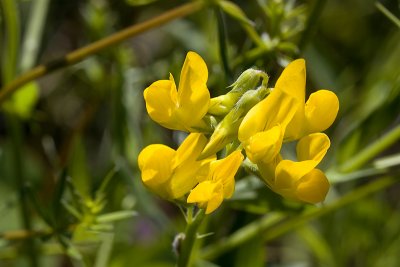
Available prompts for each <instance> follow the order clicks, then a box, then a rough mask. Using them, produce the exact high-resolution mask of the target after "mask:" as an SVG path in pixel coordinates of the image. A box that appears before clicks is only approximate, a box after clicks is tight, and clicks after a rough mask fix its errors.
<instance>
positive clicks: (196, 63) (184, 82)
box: [176, 52, 210, 128]
mask: <svg viewBox="0 0 400 267" xmlns="http://www.w3.org/2000/svg"><path fill="white" fill-rule="evenodd" d="M207 79H208V70H207V65H206V63H205V62H204V60H203V59H202V58H201V57H200V56H199V55H198V54H196V53H195V52H189V53H188V54H187V55H186V59H185V62H184V64H183V67H182V71H181V76H180V81H179V87H178V105H179V109H178V110H177V113H176V116H178V118H179V120H180V121H182V123H183V124H185V125H188V126H189V128H193V127H204V126H203V124H204V123H203V122H202V121H201V119H202V118H203V117H204V115H205V114H206V113H207V110H208V107H209V105H210V92H209V91H208V88H207V85H206V83H207Z"/></svg>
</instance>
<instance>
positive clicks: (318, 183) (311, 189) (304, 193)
mask: <svg viewBox="0 0 400 267" xmlns="http://www.w3.org/2000/svg"><path fill="white" fill-rule="evenodd" d="M328 191H329V181H328V179H327V178H326V176H325V174H324V173H323V172H322V171H320V170H318V169H313V170H312V171H311V172H309V173H307V174H306V175H305V176H304V177H302V178H301V179H300V181H299V184H298V186H297V188H296V195H297V198H298V199H299V200H301V201H304V202H307V203H313V204H314V203H318V202H321V201H324V199H325V197H326V194H327V193H328Z"/></svg>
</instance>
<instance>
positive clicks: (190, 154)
mask: <svg viewBox="0 0 400 267" xmlns="http://www.w3.org/2000/svg"><path fill="white" fill-rule="evenodd" d="M206 142H207V138H206V137H205V136H204V135H203V134H200V133H191V134H189V135H188V137H187V138H186V139H185V141H183V143H182V144H181V146H180V147H179V148H178V150H177V151H176V156H175V158H174V160H173V163H172V164H171V165H172V167H173V168H174V173H173V179H171V182H170V190H171V195H172V196H173V198H180V197H182V196H183V195H185V194H186V193H187V192H189V191H190V190H191V189H192V188H193V187H194V186H195V185H196V184H197V183H198V181H199V180H201V179H202V178H201V177H202V176H205V173H204V172H205V171H207V170H208V166H206V165H207V164H209V163H210V162H211V161H212V160H214V159H215V155H212V156H210V157H208V158H206V159H203V160H197V158H198V156H199V155H200V153H201V151H202V150H203V148H204V146H205V144H206Z"/></svg>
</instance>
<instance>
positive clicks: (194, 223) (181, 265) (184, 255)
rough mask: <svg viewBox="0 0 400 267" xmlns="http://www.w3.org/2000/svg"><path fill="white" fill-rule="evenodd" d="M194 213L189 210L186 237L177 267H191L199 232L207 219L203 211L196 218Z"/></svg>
mask: <svg viewBox="0 0 400 267" xmlns="http://www.w3.org/2000/svg"><path fill="white" fill-rule="evenodd" d="M192 212H193V211H190V210H188V215H187V225H186V230H185V237H184V239H183V241H182V244H181V246H180V252H179V256H178V263H177V267H189V266H190V256H191V255H192V249H193V246H194V244H195V242H196V239H197V230H198V228H199V227H200V225H201V222H202V221H203V219H204V217H205V213H204V210H203V209H201V210H199V212H198V213H197V214H196V216H195V217H194V218H193V216H192Z"/></svg>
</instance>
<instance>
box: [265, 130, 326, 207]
mask: <svg viewBox="0 0 400 267" xmlns="http://www.w3.org/2000/svg"><path fill="white" fill-rule="evenodd" d="M329 146H330V141H329V138H328V136H327V135H326V134H323V133H314V134H310V135H307V136H305V137H303V138H301V139H300V140H299V142H298V143H297V146H296V153H297V159H298V160H299V161H297V162H296V161H291V160H282V158H281V156H280V155H278V156H277V157H276V158H275V159H274V160H273V161H271V162H269V163H259V164H258V168H259V170H260V173H261V175H262V178H263V180H264V181H265V182H266V183H267V185H268V186H269V187H270V188H271V189H272V190H274V191H275V192H277V193H278V194H280V195H282V196H284V197H286V198H289V199H294V200H299V201H303V202H307V203H318V202H321V201H323V200H324V199H325V196H326V194H327V193H328V190H329V182H328V179H327V178H326V176H325V174H324V173H323V172H322V171H321V170H319V169H315V167H316V166H317V165H318V164H319V163H320V162H321V160H322V158H323V157H324V156H325V154H326V152H327V150H328V148H329Z"/></svg>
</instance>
